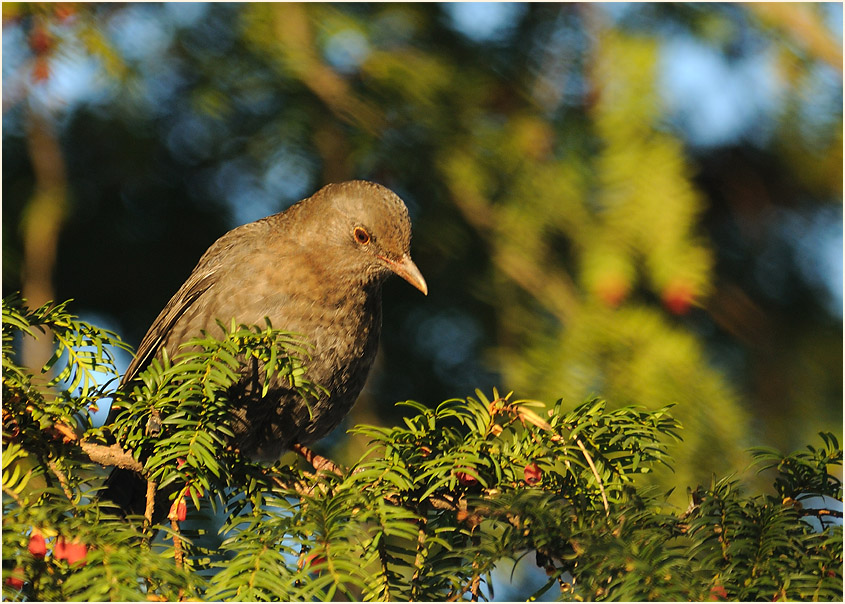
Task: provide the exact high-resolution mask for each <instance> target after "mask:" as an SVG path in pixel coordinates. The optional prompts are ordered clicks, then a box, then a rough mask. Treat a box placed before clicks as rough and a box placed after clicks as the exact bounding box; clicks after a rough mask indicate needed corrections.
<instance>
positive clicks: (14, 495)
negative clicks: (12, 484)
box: [3, 485, 23, 507]
mask: <svg viewBox="0 0 845 604" xmlns="http://www.w3.org/2000/svg"><path fill="white" fill-rule="evenodd" d="M3 492H4V493H6V495H8V496H9V497H11V498H12V499H14V500H15V503H17V504H18V505H19V506H20V507H23V500H22V499H21V498H20V495H18V494H17V493H15V492H14V491H13V490H12V489H10V488H8V487H6V485H3Z"/></svg>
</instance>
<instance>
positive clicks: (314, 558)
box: [303, 554, 326, 568]
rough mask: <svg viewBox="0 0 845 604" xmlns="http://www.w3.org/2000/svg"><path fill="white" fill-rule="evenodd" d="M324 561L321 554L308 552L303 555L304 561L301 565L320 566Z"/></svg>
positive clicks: (306, 566)
mask: <svg viewBox="0 0 845 604" xmlns="http://www.w3.org/2000/svg"><path fill="white" fill-rule="evenodd" d="M325 563H326V559H325V558H324V557H323V556H320V555H318V554H308V555H307V556H306V557H305V563H304V564H303V566H304V567H305V568H311V567H312V566H322V565H323V564H325Z"/></svg>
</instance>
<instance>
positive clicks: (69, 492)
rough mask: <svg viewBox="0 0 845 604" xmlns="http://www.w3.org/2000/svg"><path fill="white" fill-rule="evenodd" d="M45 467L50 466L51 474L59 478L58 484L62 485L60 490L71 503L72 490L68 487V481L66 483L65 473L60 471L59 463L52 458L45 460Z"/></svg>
mask: <svg viewBox="0 0 845 604" xmlns="http://www.w3.org/2000/svg"><path fill="white" fill-rule="evenodd" d="M47 467H48V468H50V470H51V471H52V472H53V474H55V475H56V478H58V479H59V484H60V485H61V487H62V491H64V494H65V497H67V499H68V501H70V502H71V503H73V491H72V490H71V489H70V483H68V480H67V476H66V475H65V473H64V472H62V470H61V469H60V468H59V465H58V464H57V463H56V461H55V460H53V459H51V460H49V461H48V462H47Z"/></svg>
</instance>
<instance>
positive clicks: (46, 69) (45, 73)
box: [32, 57, 50, 82]
mask: <svg viewBox="0 0 845 604" xmlns="http://www.w3.org/2000/svg"><path fill="white" fill-rule="evenodd" d="M49 77H50V64H49V63H48V62H47V59H46V58H45V57H36V59H35V63H33V65H32V79H33V81H35V82H43V81H45V80H47V79H48V78H49Z"/></svg>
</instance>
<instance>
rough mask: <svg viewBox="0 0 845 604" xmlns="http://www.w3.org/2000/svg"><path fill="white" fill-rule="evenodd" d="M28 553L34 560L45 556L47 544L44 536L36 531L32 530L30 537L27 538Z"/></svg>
mask: <svg viewBox="0 0 845 604" xmlns="http://www.w3.org/2000/svg"><path fill="white" fill-rule="evenodd" d="M29 553H30V554H32V555H33V556H35V557H36V558H43V557H44V556H45V555H46V554H47V542H46V541H44V535H42V534H41V531H39V530H38V529H32V535H31V536H30V537H29Z"/></svg>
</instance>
